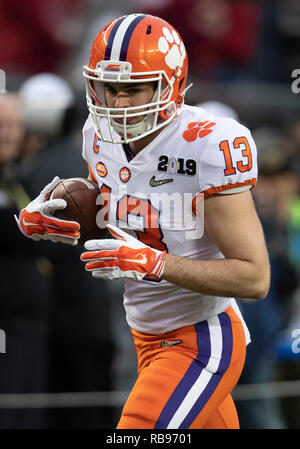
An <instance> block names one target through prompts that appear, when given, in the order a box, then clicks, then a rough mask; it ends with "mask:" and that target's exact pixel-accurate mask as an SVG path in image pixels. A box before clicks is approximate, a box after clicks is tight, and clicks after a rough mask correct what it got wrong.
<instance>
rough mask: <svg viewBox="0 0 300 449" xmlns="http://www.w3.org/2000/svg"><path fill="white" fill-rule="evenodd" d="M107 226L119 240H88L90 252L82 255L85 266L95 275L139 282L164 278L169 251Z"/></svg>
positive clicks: (86, 245) (86, 244)
mask: <svg viewBox="0 0 300 449" xmlns="http://www.w3.org/2000/svg"><path fill="white" fill-rule="evenodd" d="M106 227H107V229H108V230H109V232H110V233H111V234H112V236H113V237H114V238H115V239H116V240H112V239H111V240H88V241H87V242H85V245H84V247H85V249H87V250H88V252H86V253H83V254H82V255H81V257H80V258H81V260H82V261H84V262H87V263H86V266H85V269H86V270H87V271H91V272H92V276H93V277H94V278H101V279H119V278H129V279H134V280H136V281H141V280H142V279H144V278H148V279H153V280H159V279H160V278H161V276H162V274H163V271H164V267H165V260H166V255H167V252H166V251H159V250H157V249H154V248H150V246H147V245H145V244H144V243H142V242H140V241H139V240H137V239H136V238H134V237H132V236H131V235H129V234H127V233H126V232H124V231H122V230H121V229H119V228H117V227H116V226H112V225H107V226H106Z"/></svg>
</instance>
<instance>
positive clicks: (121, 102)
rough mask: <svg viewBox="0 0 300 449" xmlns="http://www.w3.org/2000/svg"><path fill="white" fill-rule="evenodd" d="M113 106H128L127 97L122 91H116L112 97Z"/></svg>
mask: <svg viewBox="0 0 300 449" xmlns="http://www.w3.org/2000/svg"><path fill="white" fill-rule="evenodd" d="M114 107H115V108H127V107H129V97H128V95H126V94H125V93H124V92H122V91H121V92H118V93H117V94H116V96H115V99H114Z"/></svg>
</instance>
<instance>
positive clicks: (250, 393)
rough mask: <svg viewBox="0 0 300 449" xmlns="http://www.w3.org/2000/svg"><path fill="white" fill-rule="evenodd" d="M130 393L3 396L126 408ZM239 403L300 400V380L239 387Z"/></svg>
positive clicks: (14, 404)
mask: <svg viewBox="0 0 300 449" xmlns="http://www.w3.org/2000/svg"><path fill="white" fill-rule="evenodd" d="M129 394H130V391H87V392H77V391H76V392H67V393H17V394H0V409H3V408H61V407H122V406H123V405H124V403H125V401H126V399H127V398H128V396H129ZM231 394H232V396H233V399H234V400H235V401H250V400H256V399H263V398H265V399H272V398H274V397H277V398H281V397H282V398H283V397H286V398H287V397H300V379H299V380H286V381H280V382H269V383H261V384H245V385H238V386H237V387H235V389H234V390H233V392H232V393H231Z"/></svg>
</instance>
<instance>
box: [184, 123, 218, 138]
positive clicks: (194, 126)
mask: <svg viewBox="0 0 300 449" xmlns="http://www.w3.org/2000/svg"><path fill="white" fill-rule="evenodd" d="M212 126H215V122H210V121H209V120H205V121H204V122H190V123H189V124H188V125H187V128H188V129H187V130H186V131H184V133H183V138H184V139H185V140H186V141H187V142H193V141H194V140H196V139H197V137H199V138H201V137H205V136H207V135H208V134H210V133H211V132H212V131H213V130H212V129H210V128H211V127H212Z"/></svg>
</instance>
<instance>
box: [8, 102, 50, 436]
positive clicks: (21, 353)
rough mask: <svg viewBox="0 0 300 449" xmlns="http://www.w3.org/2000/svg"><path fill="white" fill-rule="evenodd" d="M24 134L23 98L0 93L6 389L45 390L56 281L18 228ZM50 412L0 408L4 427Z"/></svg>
mask: <svg viewBox="0 0 300 449" xmlns="http://www.w3.org/2000/svg"><path fill="white" fill-rule="evenodd" d="M23 137H24V126H23V118H22V108H21V102H20V100H19V99H18V97H17V96H16V95H13V94H1V95H0V223H1V232H2V239H1V242H0V248H1V251H0V265H1V304H0V310H1V313H0V328H1V329H3V330H4V331H5V333H6V342H7V347H6V354H1V357H0V394H1V393H6V394H7V393H40V392H44V391H47V389H48V387H49V379H48V372H49V359H48V356H49V341H48V331H49V329H48V307H49V302H50V297H51V282H50V281H49V278H48V276H47V271H46V270H47V264H46V261H45V259H44V258H42V257H41V256H40V255H39V254H38V253H37V252H36V250H35V247H34V245H32V243H31V244H30V241H29V239H24V237H23V236H22V235H21V233H20V232H19V230H18V228H17V226H16V223H15V221H14V213H17V212H18V209H19V208H22V207H23V206H25V204H26V203H27V202H28V199H29V198H28V196H27V195H26V193H25V191H24V189H23V187H22V186H21V185H20V183H19V182H18V181H17V180H16V171H17V162H16V161H17V159H18V157H19V155H20V150H21V148H22V143H23ZM46 418H47V415H46V412H45V411H44V410H38V409H16V410H14V409H8V410H6V409H0V428H1V429H3V428H6V429H13V428H39V427H43V426H44V425H45V424H46V422H47V421H46Z"/></svg>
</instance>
